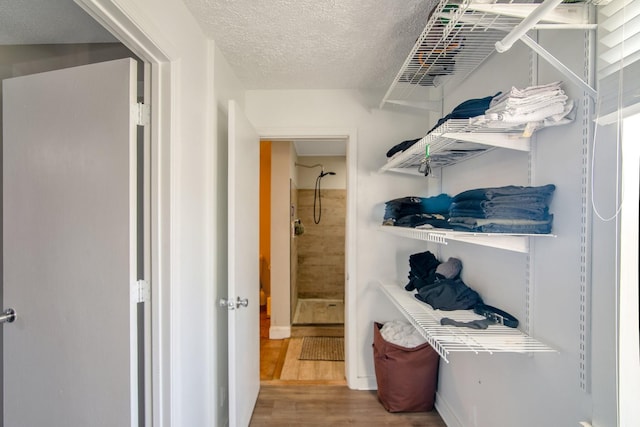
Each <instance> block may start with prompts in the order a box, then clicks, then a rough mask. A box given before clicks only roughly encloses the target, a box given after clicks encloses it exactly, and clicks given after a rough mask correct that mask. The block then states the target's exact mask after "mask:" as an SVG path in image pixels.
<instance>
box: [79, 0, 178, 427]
mask: <svg viewBox="0 0 640 427" xmlns="http://www.w3.org/2000/svg"><path fill="white" fill-rule="evenodd" d="M74 1H75V2H76V3H77V4H78V6H80V7H81V8H82V9H83V10H85V12H87V13H88V14H89V15H90V16H91V17H92V18H93V19H94V20H95V21H96V22H97V23H98V24H100V25H102V26H103V27H104V28H105V29H107V30H108V31H110V32H111V33H112V34H113V35H114V36H115V37H116V38H117V39H118V40H119V41H120V42H121V43H122V44H124V45H125V46H126V47H127V48H128V49H129V50H131V51H132V52H133V53H134V54H135V55H136V56H137V57H138V58H140V59H141V60H142V61H144V63H145V68H147V66H149V67H150V73H147V74H146V77H148V76H149V74H150V78H151V85H150V92H151V93H150V101H148V103H149V104H151V105H152V106H153V108H151V120H150V125H149V126H150V129H149V130H150V132H151V146H152V147H154V148H155V149H154V150H152V153H151V159H150V163H151V165H150V166H151V171H152V173H151V183H150V184H151V195H150V196H151V211H150V212H149V213H148V214H145V215H147V217H148V218H149V219H150V220H151V231H150V234H151V278H152V283H153V294H152V298H151V313H152V314H151V355H150V357H151V393H147V395H146V398H147V399H151V400H150V401H148V403H150V404H151V413H147V416H146V419H147V420H151V423H150V425H153V426H154V427H161V426H169V425H170V424H171V384H170V380H171V369H170V368H171V365H170V358H169V355H170V354H171V346H170V345H171V341H170V328H171V318H170V299H169V298H170V290H171V281H170V280H171V269H170V266H171V258H170V253H171V240H170V230H171V228H170V221H171V217H170V214H171V209H170V207H171V193H170V188H171V175H170V168H171V160H170V159H171V152H172V144H171V141H172V135H171V133H172V127H171V123H172V118H173V117H172V113H171V105H172V104H173V102H174V97H173V95H174V92H175V90H174V86H173V82H172V76H173V75H175V74H177V68H178V64H177V62H176V61H177V60H178V58H177V55H171V54H167V52H171V50H170V49H171V46H170V45H169V44H168V43H167V41H166V40H162V42H164V43H160V42H161V41H160V40H157V39H154V38H151V37H150V36H148V33H146V32H144V31H143V30H142V27H143V25H141V24H138V23H136V22H134V21H133V20H132V18H131V16H134V15H136V14H134V13H127V12H126V11H125V10H123V9H121V7H119V6H118V5H115V4H114V3H113V2H111V1H110V0H74ZM137 15H140V14H139V13H138V14H137ZM172 56H173V58H172ZM146 77H145V78H146ZM145 95H146V94H145ZM159 100H161V101H159ZM145 102H147V101H145ZM147 357H149V356H147ZM146 407H147V410H149V405H148V404H147V405H146Z"/></svg>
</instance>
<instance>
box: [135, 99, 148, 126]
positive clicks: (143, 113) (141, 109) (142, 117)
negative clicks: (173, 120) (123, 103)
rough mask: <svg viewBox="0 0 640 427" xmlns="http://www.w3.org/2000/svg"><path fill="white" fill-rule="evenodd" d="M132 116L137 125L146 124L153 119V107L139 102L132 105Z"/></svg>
mask: <svg viewBox="0 0 640 427" xmlns="http://www.w3.org/2000/svg"><path fill="white" fill-rule="evenodd" d="M132 118H133V121H134V122H135V124H136V125H137V126H146V125H148V124H149V122H150V121H151V108H149V106H148V105H147V104H142V103H140V102H138V103H137V104H134V105H133V106H132Z"/></svg>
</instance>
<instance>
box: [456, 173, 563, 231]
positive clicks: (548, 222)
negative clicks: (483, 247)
mask: <svg viewBox="0 0 640 427" xmlns="http://www.w3.org/2000/svg"><path fill="white" fill-rule="evenodd" d="M555 188H556V187H555V185H553V184H548V185H544V186H539V187H522V186H514V185H509V186H505V187H495V188H478V189H474V190H467V191H463V192H462V193H460V194H458V195H456V196H455V197H454V198H453V202H452V203H451V208H450V210H449V225H450V226H451V228H453V229H454V230H460V231H477V232H484V233H511V234H548V233H551V226H552V222H553V215H552V214H550V213H549V203H550V201H551V198H552V196H553V192H554V191H555Z"/></svg>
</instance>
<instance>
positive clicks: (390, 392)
mask: <svg viewBox="0 0 640 427" xmlns="http://www.w3.org/2000/svg"><path fill="white" fill-rule="evenodd" d="M382 326H383V325H382V324H381V323H378V322H374V325H373V359H374V364H375V373H376V381H377V383H378V392H377V393H378V399H379V400H380V403H382V406H383V407H384V408H385V409H386V410H387V411H389V412H426V411H431V410H432V409H433V405H434V402H435V399H436V388H437V384H438V366H439V363H440V356H439V355H438V353H437V352H436V351H435V350H434V349H433V348H432V347H431V346H430V345H429V343H424V344H422V345H419V346H417V347H414V348H406V347H402V346H399V345H396V344H393V343H390V342H388V341H386V340H385V339H384V337H383V336H382V334H381V333H380V329H381V328H382Z"/></svg>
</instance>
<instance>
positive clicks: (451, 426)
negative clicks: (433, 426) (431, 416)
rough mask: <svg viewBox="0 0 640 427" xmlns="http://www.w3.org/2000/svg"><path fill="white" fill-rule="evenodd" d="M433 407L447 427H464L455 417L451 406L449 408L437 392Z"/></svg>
mask: <svg viewBox="0 0 640 427" xmlns="http://www.w3.org/2000/svg"><path fill="white" fill-rule="evenodd" d="M435 407H436V411H438V413H439V414H440V417H441V418H442V420H443V421H444V423H445V424H446V425H447V427H464V424H462V423H461V422H460V419H459V418H458V417H457V416H456V414H455V412H453V411H452V410H451V406H449V404H448V403H447V401H446V400H445V399H444V398H443V397H442V395H441V394H439V393H437V392H436V404H435Z"/></svg>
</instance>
